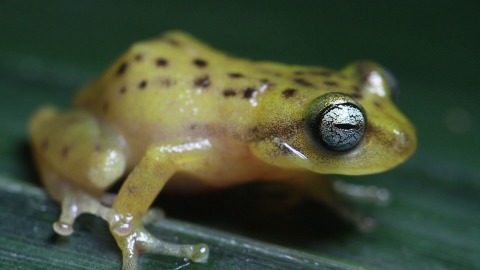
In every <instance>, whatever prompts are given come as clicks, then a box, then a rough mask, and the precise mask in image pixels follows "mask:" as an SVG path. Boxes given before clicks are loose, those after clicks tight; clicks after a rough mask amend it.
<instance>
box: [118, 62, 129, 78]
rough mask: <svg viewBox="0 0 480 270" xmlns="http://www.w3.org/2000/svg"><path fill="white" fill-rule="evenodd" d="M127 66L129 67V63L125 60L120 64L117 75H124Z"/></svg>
mask: <svg viewBox="0 0 480 270" xmlns="http://www.w3.org/2000/svg"><path fill="white" fill-rule="evenodd" d="M127 67H128V64H127V63H126V62H123V63H122V64H120V66H119V67H118V69H117V76H121V75H123V74H124V73H125V71H126V70H127Z"/></svg>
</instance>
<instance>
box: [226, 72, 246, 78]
mask: <svg viewBox="0 0 480 270" xmlns="http://www.w3.org/2000/svg"><path fill="white" fill-rule="evenodd" d="M228 76H229V77H230V78H243V77H244V76H243V74H242V73H236V72H232V73H228Z"/></svg>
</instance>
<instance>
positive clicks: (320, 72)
mask: <svg viewBox="0 0 480 270" xmlns="http://www.w3.org/2000/svg"><path fill="white" fill-rule="evenodd" d="M310 74H312V75H317V76H325V77H329V76H331V75H332V72H331V71H328V70H313V71H310Z"/></svg>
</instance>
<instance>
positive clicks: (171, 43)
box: [163, 37, 180, 47]
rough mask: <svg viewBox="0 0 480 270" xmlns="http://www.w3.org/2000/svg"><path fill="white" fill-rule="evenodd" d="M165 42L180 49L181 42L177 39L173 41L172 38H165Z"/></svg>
mask: <svg viewBox="0 0 480 270" xmlns="http://www.w3.org/2000/svg"><path fill="white" fill-rule="evenodd" d="M163 40H165V42H167V43H168V44H170V45H172V46H174V47H180V42H178V41H177V40H176V39H173V38H171V37H165V38H163Z"/></svg>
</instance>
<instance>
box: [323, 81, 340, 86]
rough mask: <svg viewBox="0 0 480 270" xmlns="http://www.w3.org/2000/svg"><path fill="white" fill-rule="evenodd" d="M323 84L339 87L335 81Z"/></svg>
mask: <svg viewBox="0 0 480 270" xmlns="http://www.w3.org/2000/svg"><path fill="white" fill-rule="evenodd" d="M323 83H324V84H326V85H330V86H337V85H338V83H337V82H334V81H324V82H323Z"/></svg>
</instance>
